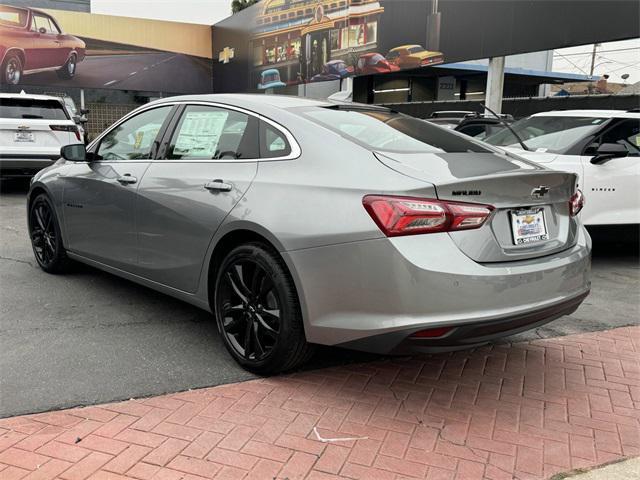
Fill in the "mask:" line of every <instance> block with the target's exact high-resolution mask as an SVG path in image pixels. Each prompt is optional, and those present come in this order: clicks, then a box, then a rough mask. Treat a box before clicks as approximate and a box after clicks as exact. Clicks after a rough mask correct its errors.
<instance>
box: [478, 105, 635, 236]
mask: <svg viewBox="0 0 640 480" xmlns="http://www.w3.org/2000/svg"><path fill="white" fill-rule="evenodd" d="M511 128H512V129H513V130H514V131H515V132H516V133H517V134H518V136H519V137H520V141H522V142H523V143H524V144H525V146H526V147H527V150H524V149H523V148H522V146H521V145H520V141H519V140H518V139H517V138H515V137H514V135H513V134H512V133H511V131H510V130H508V129H504V130H501V131H500V132H498V133H496V134H493V135H491V136H489V137H487V138H485V140H484V141H485V142H487V143H490V144H492V145H496V146H500V147H502V148H505V149H506V150H509V151H512V152H514V153H517V154H518V155H520V156H522V157H525V158H527V159H529V160H532V161H534V162H537V163H540V164H542V165H544V166H545V167H549V168H552V169H554V170H563V171H568V172H574V173H577V174H578V177H579V182H580V189H581V190H582V191H583V192H584V195H585V200H586V201H585V206H584V208H583V210H582V213H581V219H582V222H583V223H584V224H585V225H590V226H595V225H630V224H631V225H636V224H640V112H638V111H637V110H632V111H623V110H566V111H554V112H543V113H536V114H535V115H532V116H530V117H527V118H523V119H522V120H518V121H517V122H515V123H513V124H511ZM548 187H553V185H548Z"/></svg>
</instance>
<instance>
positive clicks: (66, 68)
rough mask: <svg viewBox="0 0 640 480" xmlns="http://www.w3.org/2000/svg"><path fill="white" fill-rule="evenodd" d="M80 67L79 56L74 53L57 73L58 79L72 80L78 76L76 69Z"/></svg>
mask: <svg viewBox="0 0 640 480" xmlns="http://www.w3.org/2000/svg"><path fill="white" fill-rule="evenodd" d="M77 67H78V56H77V55H76V54H75V53H72V54H71V55H70V56H69V59H68V60H67V63H65V64H64V65H63V66H62V68H60V69H59V70H57V71H56V73H57V74H58V77H60V78H63V79H65V80H71V79H72V78H73V77H74V76H75V74H76V68H77Z"/></svg>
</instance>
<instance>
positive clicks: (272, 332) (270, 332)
mask: <svg viewBox="0 0 640 480" xmlns="http://www.w3.org/2000/svg"><path fill="white" fill-rule="evenodd" d="M256 320H257V324H258V325H260V327H262V329H263V331H264V333H266V334H267V336H269V337H271V338H276V337H277V336H278V332H277V331H276V330H274V329H273V328H272V327H271V326H270V325H269V324H268V323H267V322H265V321H264V318H263V317H262V315H260V314H259V313H256Z"/></svg>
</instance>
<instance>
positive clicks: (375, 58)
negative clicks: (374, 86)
mask: <svg viewBox="0 0 640 480" xmlns="http://www.w3.org/2000/svg"><path fill="white" fill-rule="evenodd" d="M382 60H384V57H383V56H382V55H380V54H379V53H376V54H375V55H373V56H372V57H369V65H375V64H376V63H378V62H381V61H382Z"/></svg>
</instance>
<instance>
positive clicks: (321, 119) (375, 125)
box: [302, 108, 491, 153]
mask: <svg viewBox="0 0 640 480" xmlns="http://www.w3.org/2000/svg"><path fill="white" fill-rule="evenodd" d="M302 113H303V115H304V116H305V117H307V118H309V119H311V120H312V121H314V122H315V123H318V124H320V125H322V126H324V127H327V128H329V129H331V130H333V131H335V132H337V133H339V134H340V135H342V136H343V137H346V138H348V139H350V140H352V141H354V142H356V143H358V144H360V145H362V146H364V147H365V148H368V149H370V150H375V151H387V152H399V153H454V152H456V153H459V152H481V153H488V152H491V150H489V149H487V148H485V147H483V146H482V145H481V144H479V143H477V142H474V141H472V140H471V139H469V138H467V137H465V136H463V135H461V134H458V133H453V132H451V131H448V130H446V129H444V128H441V127H438V126H436V125H433V124H431V123H428V122H425V121H424V120H419V119H417V118H413V117H409V116H406V115H402V114H400V113H394V112H391V111H386V110H365V109H344V108H341V109H336V108H310V109H303V110H302Z"/></svg>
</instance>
